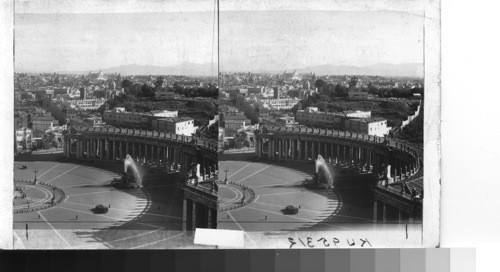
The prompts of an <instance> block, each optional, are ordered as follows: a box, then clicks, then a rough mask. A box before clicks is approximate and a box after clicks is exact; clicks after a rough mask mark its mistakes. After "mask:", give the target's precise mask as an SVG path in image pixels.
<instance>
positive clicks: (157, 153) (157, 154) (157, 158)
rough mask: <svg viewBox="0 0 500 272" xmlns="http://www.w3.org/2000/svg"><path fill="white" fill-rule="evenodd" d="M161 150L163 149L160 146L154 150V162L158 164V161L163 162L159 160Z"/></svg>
mask: <svg viewBox="0 0 500 272" xmlns="http://www.w3.org/2000/svg"><path fill="white" fill-rule="evenodd" d="M162 149H163V148H162V147H161V146H157V147H156V150H157V151H156V162H158V163H159V162H160V160H161V162H163V159H162V158H161V150H162Z"/></svg>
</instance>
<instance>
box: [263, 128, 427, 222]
mask: <svg viewBox="0 0 500 272" xmlns="http://www.w3.org/2000/svg"><path fill="white" fill-rule="evenodd" d="M255 135H256V151H255V152H256V155H257V157H259V158H260V159H269V160H308V161H311V160H315V159H316V158H317V157H318V155H321V156H322V157H323V158H324V159H325V160H326V161H327V162H329V163H331V164H333V165H336V166H339V167H344V168H349V169H352V170H355V171H357V172H360V173H367V174H372V175H373V176H374V180H376V182H374V186H373V192H374V196H375V199H374V205H373V206H374V211H373V219H374V221H382V222H385V221H388V220H387V217H388V216H387V215H388V213H392V214H395V215H394V216H391V217H392V218H396V219H397V220H398V221H406V222H414V221H415V220H416V221H419V220H421V209H422V196H423V186H422V183H423V177H422V172H423V168H422V157H423V150H422V148H419V147H416V146H413V145H409V144H406V143H404V142H401V141H398V140H394V139H388V138H382V137H377V136H372V135H367V134H360V133H352V132H345V131H337V130H330V129H318V128H286V127H266V128H263V129H262V130H258V131H255ZM379 206H380V207H379Z"/></svg>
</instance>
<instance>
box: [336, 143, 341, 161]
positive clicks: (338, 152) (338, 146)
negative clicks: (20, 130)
mask: <svg viewBox="0 0 500 272" xmlns="http://www.w3.org/2000/svg"><path fill="white" fill-rule="evenodd" d="M336 146H337V154H335V163H337V164H338V163H339V160H340V145H339V144H336Z"/></svg>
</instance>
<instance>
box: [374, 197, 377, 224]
mask: <svg viewBox="0 0 500 272" xmlns="http://www.w3.org/2000/svg"><path fill="white" fill-rule="evenodd" d="M377 204H378V201H377V200H376V199H375V200H374V201H373V222H375V223H377V219H378V210H377Z"/></svg>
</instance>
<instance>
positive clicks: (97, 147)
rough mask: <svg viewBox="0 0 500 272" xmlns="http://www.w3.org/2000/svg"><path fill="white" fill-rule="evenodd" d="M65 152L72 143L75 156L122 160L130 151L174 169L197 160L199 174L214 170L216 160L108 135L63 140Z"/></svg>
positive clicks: (139, 158) (138, 157)
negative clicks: (105, 136) (108, 138)
mask: <svg viewBox="0 0 500 272" xmlns="http://www.w3.org/2000/svg"><path fill="white" fill-rule="evenodd" d="M65 144H66V146H65V155H66V157H70V150H71V149H70V148H71V145H72V144H73V145H76V146H74V148H73V150H74V151H75V152H76V158H77V159H80V158H84V157H85V158H89V159H101V160H123V159H125V158H126V156H127V155H130V157H132V159H133V160H134V161H137V162H140V163H145V164H153V165H156V164H161V165H165V166H167V167H170V168H172V169H176V170H181V169H184V170H189V169H191V167H192V165H193V164H196V163H199V164H200V172H201V174H202V175H204V176H206V175H208V176H212V175H214V173H215V172H216V171H217V168H218V164H217V162H216V161H214V160H211V159H207V158H202V157H200V156H196V154H191V153H189V152H185V151H184V150H182V149H181V148H178V147H169V146H160V145H152V144H147V143H134V142H124V141H113V140H107V139H85V138H84V139H78V140H76V139H75V140H68V141H66V143H65Z"/></svg>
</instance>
